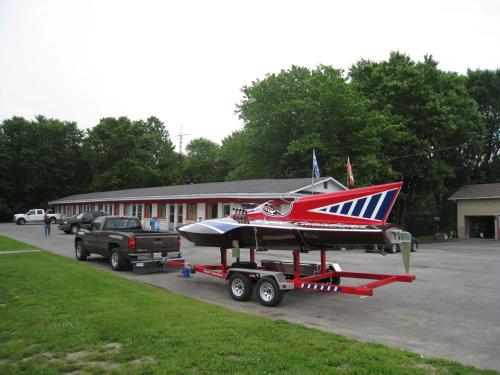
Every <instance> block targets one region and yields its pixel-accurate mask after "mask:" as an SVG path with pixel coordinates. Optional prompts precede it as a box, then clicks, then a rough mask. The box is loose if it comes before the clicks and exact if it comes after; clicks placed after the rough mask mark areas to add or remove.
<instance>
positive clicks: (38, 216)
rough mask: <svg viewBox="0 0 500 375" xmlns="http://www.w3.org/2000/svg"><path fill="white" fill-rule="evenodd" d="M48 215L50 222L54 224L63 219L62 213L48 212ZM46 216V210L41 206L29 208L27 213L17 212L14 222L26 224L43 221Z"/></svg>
mask: <svg viewBox="0 0 500 375" xmlns="http://www.w3.org/2000/svg"><path fill="white" fill-rule="evenodd" d="M47 215H49V218H50V222H51V223H52V224H55V223H57V222H60V221H61V219H62V215H61V214H53V213H48V212H47ZM44 216H45V211H44V210H42V209H41V208H35V209H32V210H29V211H28V212H26V213H25V214H15V215H14V219H12V222H14V223H16V224H17V225H24V224H26V223H43V218H44Z"/></svg>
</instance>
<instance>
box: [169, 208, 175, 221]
mask: <svg viewBox="0 0 500 375" xmlns="http://www.w3.org/2000/svg"><path fill="white" fill-rule="evenodd" d="M174 221H175V205H174V204H171V205H170V215H169V218H168V222H169V223H173V222H174Z"/></svg>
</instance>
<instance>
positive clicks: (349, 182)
mask: <svg viewBox="0 0 500 375" xmlns="http://www.w3.org/2000/svg"><path fill="white" fill-rule="evenodd" d="M347 186H354V175H353V174H352V168H351V162H350V161H349V156H348V157H347Z"/></svg>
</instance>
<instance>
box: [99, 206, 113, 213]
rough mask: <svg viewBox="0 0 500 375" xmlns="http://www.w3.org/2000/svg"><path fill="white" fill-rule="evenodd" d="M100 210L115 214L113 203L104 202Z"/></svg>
mask: <svg viewBox="0 0 500 375" xmlns="http://www.w3.org/2000/svg"><path fill="white" fill-rule="evenodd" d="M99 211H104V212H106V213H107V214H108V215H113V205H112V204H104V205H103V206H102V207H101V208H100V209H99Z"/></svg>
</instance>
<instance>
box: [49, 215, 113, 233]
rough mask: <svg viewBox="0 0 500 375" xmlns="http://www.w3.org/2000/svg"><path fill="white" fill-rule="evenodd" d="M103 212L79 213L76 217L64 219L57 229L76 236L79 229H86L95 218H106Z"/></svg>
mask: <svg viewBox="0 0 500 375" xmlns="http://www.w3.org/2000/svg"><path fill="white" fill-rule="evenodd" d="M106 215H107V213H106V212H104V211H86V212H80V213H79V214H78V215H76V216H73V217H70V218H68V219H64V220H62V221H61V224H59V229H60V230H62V231H63V232H66V233H73V234H76V232H78V230H79V229H80V228H82V229H88V228H90V224H92V222H93V221H94V219H95V218H98V217H101V216H106Z"/></svg>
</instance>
